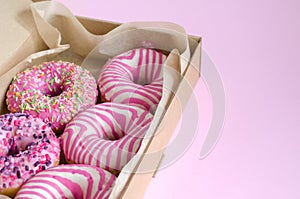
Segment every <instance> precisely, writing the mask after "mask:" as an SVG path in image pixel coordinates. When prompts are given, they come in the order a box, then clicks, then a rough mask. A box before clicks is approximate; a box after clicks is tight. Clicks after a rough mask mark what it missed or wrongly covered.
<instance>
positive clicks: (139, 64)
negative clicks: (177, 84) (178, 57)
mask: <svg viewBox="0 0 300 199" xmlns="http://www.w3.org/2000/svg"><path fill="white" fill-rule="evenodd" d="M165 59H166V56H165V55H164V54H162V53H160V52H158V51H155V50H152V49H145V48H139V49H134V50H130V51H128V52H125V53H123V54H121V55H118V56H116V57H114V58H112V59H110V60H109V61H108V62H107V63H106V64H105V66H104V69H103V71H102V72H101V74H100V77H99V79H98V86H99V89H100V93H101V99H102V100H103V101H111V102H118V103H122V104H130V105H135V106H138V107H141V108H144V109H146V110H148V111H150V112H151V113H154V112H155V110H156V108H157V105H158V103H159V101H160V99H161V96H162V85H163V76H162V65H163V63H164V61H165Z"/></svg>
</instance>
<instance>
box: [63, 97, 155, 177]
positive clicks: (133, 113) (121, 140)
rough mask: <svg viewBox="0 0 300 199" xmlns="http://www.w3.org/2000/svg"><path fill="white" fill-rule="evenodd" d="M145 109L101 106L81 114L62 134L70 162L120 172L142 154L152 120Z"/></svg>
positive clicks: (118, 105)
mask: <svg viewBox="0 0 300 199" xmlns="http://www.w3.org/2000/svg"><path fill="white" fill-rule="evenodd" d="M152 118H153V116H152V114H150V113H149V112H148V111H145V110H144V109H141V108H138V107H133V106H128V105H124V104H118V103H109V102H107V103H103V104H98V105H96V106H94V107H92V108H89V109H87V110H85V111H83V112H81V113H79V114H78V115H77V116H76V117H75V118H74V119H73V120H72V121H71V122H70V123H69V124H68V125H67V126H66V128H65V131H64V133H63V134H62V136H61V137H62V149H63V151H64V154H65V157H66V159H67V161H71V162H73V163H80V164H89V165H94V166H98V167H101V168H104V169H106V170H110V171H114V170H118V171H120V170H121V169H122V168H123V166H124V165H125V164H127V163H128V162H129V160H130V159H131V158H132V157H133V156H134V155H135V154H136V152H137V151H138V149H139V147H140V145H141V142H142V140H143V137H144V135H145V133H146V131H147V130H148V128H149V126H150V123H151V121H152Z"/></svg>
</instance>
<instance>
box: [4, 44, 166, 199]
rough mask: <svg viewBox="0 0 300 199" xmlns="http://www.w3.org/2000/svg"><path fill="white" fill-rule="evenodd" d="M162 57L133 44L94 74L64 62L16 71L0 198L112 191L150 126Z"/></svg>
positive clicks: (74, 195) (83, 195)
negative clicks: (131, 47) (132, 46)
mask: <svg viewBox="0 0 300 199" xmlns="http://www.w3.org/2000/svg"><path fill="white" fill-rule="evenodd" d="M165 59H166V56H165V55H164V54H162V53H161V52H159V51H156V50H153V49H148V48H139V49H133V50H129V51H127V52H124V53H122V54H120V55H117V56H115V57H113V58H111V59H109V60H108V61H107V63H106V64H105V65H104V66H103V67H102V69H101V71H100V75H99V77H98V79H97V81H96V79H95V78H94V77H93V76H92V75H91V73H90V72H89V71H88V70H86V69H84V68H83V67H81V66H79V65H76V64H74V63H70V62H66V61H50V62H44V63H41V64H39V65H35V66H29V67H28V68H27V69H26V70H24V71H22V72H20V73H18V74H17V75H16V76H15V77H14V78H13V80H12V82H11V84H10V86H9V88H8V91H7V94H6V104H7V109H8V110H9V111H10V113H8V114H4V115H1V116H0V198H1V194H3V197H4V195H6V196H9V197H15V198H23V199H24V198H53V199H54V198H91V199H92V198H95V199H100V198H108V197H109V195H110V192H111V191H112V188H113V186H114V182H115V179H116V178H117V176H118V173H119V172H120V171H121V170H122V168H123V167H124V166H125V165H126V164H127V163H128V162H129V161H130V160H131V159H132V157H133V156H134V155H135V154H136V153H137V152H138V150H139V148H140V146H141V143H142V141H143V138H144V136H145V134H146V132H147V130H148V129H149V127H150V124H151V121H152V118H153V114H154V113H155V111H156V109H157V106H158V104H159V102H160V100H161V97H162V86H163V76H162V65H163V63H164V61H165ZM99 70H100V67H99ZM98 94H99V98H98ZM97 99H101V100H98V101H97Z"/></svg>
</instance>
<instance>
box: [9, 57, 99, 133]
mask: <svg viewBox="0 0 300 199" xmlns="http://www.w3.org/2000/svg"><path fill="white" fill-rule="evenodd" d="M97 95H98V91H97V84H96V82H95V79H94V77H92V76H91V74H90V72H89V71H87V70H85V69H83V68H82V67H80V66H78V65H75V64H73V63H69V62H62V61H59V62H54V61H52V62H45V63H42V64H40V65H36V66H32V67H29V68H27V69H26V70H25V71H23V72H21V73H18V74H17V75H16V76H15V78H14V79H13V81H12V83H11V85H10V87H9V90H8V92H7V94H6V96H7V100H6V103H7V105H8V110H10V111H11V112H24V113H27V114H30V115H33V116H35V117H39V118H41V119H43V120H44V121H46V122H51V123H52V128H53V129H54V130H58V131H59V130H62V129H63V128H64V126H65V124H66V123H67V122H69V121H70V120H71V119H72V118H73V117H74V116H75V115H76V114H77V113H78V112H80V111H82V110H85V109H86V108H89V107H91V106H92V105H94V104H95V103H96V99H97Z"/></svg>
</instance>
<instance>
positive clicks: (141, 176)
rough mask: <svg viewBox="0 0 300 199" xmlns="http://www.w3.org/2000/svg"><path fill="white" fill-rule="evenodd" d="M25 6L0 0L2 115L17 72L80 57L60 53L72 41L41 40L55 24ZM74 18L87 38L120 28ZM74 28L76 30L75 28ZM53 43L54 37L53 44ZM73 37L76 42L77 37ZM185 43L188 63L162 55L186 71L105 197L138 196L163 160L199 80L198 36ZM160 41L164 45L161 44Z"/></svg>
mask: <svg viewBox="0 0 300 199" xmlns="http://www.w3.org/2000/svg"><path fill="white" fill-rule="evenodd" d="M31 3H32V2H31V1H29V0H11V1H9V2H7V1H5V3H4V2H2V5H5V8H3V7H2V8H1V9H2V12H1V14H0V24H1V27H3V26H5V27H7V28H6V29H5V30H4V29H2V28H1V30H0V39H1V41H3V43H2V44H4V46H3V45H2V47H1V48H0V52H3V53H2V54H1V53H0V55H1V56H3V59H0V60H4V61H3V62H1V63H0V82H1V87H0V103H1V104H0V105H1V106H0V107H1V108H0V111H1V113H2V114H3V113H6V112H7V110H6V104H5V93H6V91H7V88H8V86H9V84H10V82H11V80H12V78H13V77H14V76H15V74H16V73H17V72H20V71H22V70H24V69H25V68H26V67H27V66H28V65H30V64H34V63H37V62H40V61H44V60H45V59H62V58H63V59H67V60H68V59H71V60H70V61H75V62H80V61H82V58H83V56H82V54H81V55H79V56H78V55H75V54H76V53H75V54H74V53H72V52H70V51H68V50H67V51H65V48H68V44H70V45H71V47H72V45H73V44H72V37H70V38H71V39H67V40H64V39H65V38H62V41H58V40H59V37H57V38H58V40H57V41H58V42H57V43H55V42H52V41H53V40H52V41H49V40H48V41H47V39H48V38H46V39H45V35H43V34H50V33H52V32H51V31H53V34H50V35H48V36H47V37H52V36H54V37H55V34H56V33H57V30H58V32H60V31H59V30H60V29H59V25H58V26H57V27H55V28H53V27H52V26H51V24H50V25H49V24H48V23H45V24H39V22H40V23H44V22H43V20H40V21H39V22H37V18H39V16H37V15H39V14H40V13H35V14H36V15H35V14H34V13H33V14H32V13H31V9H32V8H30V5H31ZM40 6H41V7H40ZM37 8H41V9H44V5H43V4H39V5H38V6H37ZM64 12H65V11H64ZM69 14H70V13H69ZM25 15H26V17H23V19H24V20H23V21H22V20H21V21H20V20H19V19H20V16H25ZM16 16H18V17H16ZM76 18H77V19H78V21H79V22H80V24H81V25H82V27H84V29H85V30H83V31H86V30H87V31H88V32H89V33H91V34H92V35H105V34H107V33H109V32H111V31H112V30H115V29H116V28H117V27H120V26H121V24H119V23H114V22H108V21H102V20H97V19H89V18H85V17H76ZM3 19H5V20H3ZM77 19H76V20H77ZM55 20H56V21H55V22H54V23H56V24H57V21H58V24H59V20H66V18H64V17H62V18H60V17H57V18H55ZM71 20H75V19H71ZM76 20H75V21H76ZM76 23H77V22H76ZM71 24H72V23H71ZM156 24H159V23H156ZM39 25H41V26H43V25H46V26H48V25H49V27H47V28H50V29H49V31H46V33H45V32H44V33H43V31H42V30H41V29H39ZM75 30H77V29H76V28H75ZM79 31H82V30H79ZM143 31H144V30H143ZM145 31H147V30H145ZM149 31H152V30H149ZM12 32H13V33H14V34H13V35H12V34H11V33H12ZM62 32H63V31H62ZM55 39H56V37H55V38H54V40H55ZM76 39H80V37H78V38H76ZM4 41H5V42H4ZM187 41H188V44H189V45H188V47H189V49H188V50H189V52H190V53H191V54H190V55H191V56H190V58H189V59H188V60H181V59H180V58H181V57H180V53H178V52H179V51H177V50H175V51H169V52H168V53H170V55H169V57H170V56H172V57H171V58H170V59H169V60H168V63H167V64H168V65H169V66H170V67H171V68H172V67H174V68H177V69H178V66H180V64H181V66H182V64H184V63H185V64H186V67H184V68H183V70H181V74H180V77H179V79H178V81H177V82H176V84H174V85H175V86H176V88H173V92H174V93H171V94H170V97H169V98H168V100H167V101H166V102H165V104H164V106H165V107H164V108H167V109H166V110H165V111H164V110H163V112H162V113H161V118H159V119H157V121H156V125H155V126H154V127H153V129H154V130H153V133H152V134H150V136H149V139H147V141H145V142H143V145H142V147H141V148H142V149H141V150H142V151H139V155H137V156H136V157H135V158H134V159H133V160H132V161H131V162H130V163H129V165H128V168H126V171H123V170H122V171H121V173H120V175H119V176H118V180H117V181H116V184H115V187H114V189H113V191H112V194H111V196H110V198H142V196H143V194H144V192H145V190H146V188H147V186H148V184H149V182H150V181H151V178H152V177H153V175H154V174H155V172H156V170H157V168H158V166H159V163H160V161H161V159H162V157H163V152H164V148H165V147H166V146H167V144H168V142H169V140H170V138H171V136H172V133H173V132H174V130H175V128H176V125H177V123H178V122H179V120H180V117H181V113H182V109H183V108H184V107H185V105H186V103H187V102H188V99H189V97H190V95H191V92H192V89H191V88H193V87H194V86H195V85H196V83H197V81H198V79H199V77H200V63H201V38H200V37H197V36H188V40H187ZM165 42H170V41H169V40H167V41H165ZM62 43H63V44H62ZM51 45H52V46H51ZM74 45H76V44H74ZM168 45H169V44H168V43H167V44H166V46H168ZM47 46H48V47H47ZM66 46H67V47H66ZM61 47H62V48H64V49H63V50H58V51H57V52H54V53H53V51H56V50H57V49H58V48H61ZM48 48H50V51H49V50H48V51H47V49H48ZM43 50H46V51H43ZM87 50H91V49H90V48H87V49H85V51H87ZM109 50H110V49H108V51H109ZM40 51H41V52H40ZM61 52H63V53H61ZM172 53H173V54H172ZM79 54H80V53H79ZM26 57H27V58H26ZM0 58H1V57H0ZM22 60H23V61H22ZM182 61H183V62H184V63H183V62H182ZM18 63H19V64H18ZM79 64H80V63H79ZM181 69H182V68H181ZM174 85H173V86H174ZM174 96H175V97H174Z"/></svg>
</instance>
